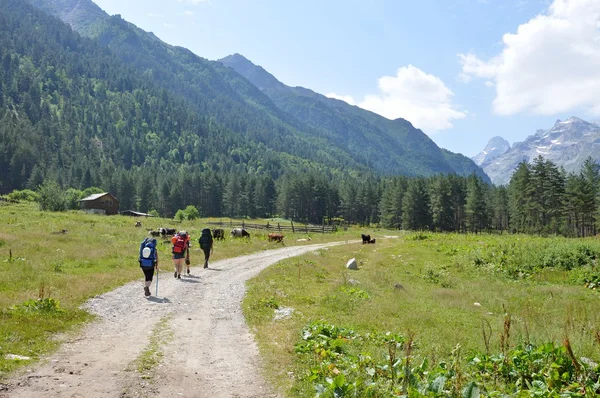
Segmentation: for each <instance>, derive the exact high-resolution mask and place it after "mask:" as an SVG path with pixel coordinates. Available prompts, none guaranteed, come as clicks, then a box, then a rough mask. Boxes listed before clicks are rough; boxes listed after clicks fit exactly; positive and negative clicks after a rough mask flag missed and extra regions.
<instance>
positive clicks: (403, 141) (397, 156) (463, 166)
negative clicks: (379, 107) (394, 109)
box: [220, 54, 489, 181]
mask: <svg viewBox="0 0 600 398" xmlns="http://www.w3.org/2000/svg"><path fill="white" fill-rule="evenodd" d="M220 62H222V63H223V64H224V65H226V66H229V67H231V68H232V69H234V70H235V71H237V72H238V73H240V74H241V75H242V76H244V77H245V78H247V79H248V80H249V81H250V82H252V83H253V84H254V85H255V86H256V87H258V88H259V89H260V90H261V91H262V92H264V93H265V94H266V95H267V96H268V97H269V98H270V99H271V100H272V101H273V102H274V103H275V105H276V106H278V107H279V108H280V109H281V110H283V111H285V112H287V113H288V114H290V115H292V116H293V117H295V118H296V119H298V120H300V121H301V122H303V123H305V124H307V125H308V126H310V127H312V128H314V129H316V130H317V131H318V132H319V134H320V136H322V137H326V138H327V139H328V140H330V141H331V142H335V143H336V145H338V146H340V147H342V148H344V149H345V150H347V151H349V152H350V154H351V155H352V156H353V157H355V158H357V159H362V160H364V161H365V162H366V164H367V165H369V166H370V167H373V168H374V169H375V170H377V171H378V172H379V173H384V174H408V175H431V174H435V173H457V174H460V175H468V174H471V173H473V172H475V173H477V174H479V175H480V176H481V177H482V178H483V179H484V180H486V181H489V180H488V178H487V176H485V174H484V173H483V172H482V170H481V169H480V168H479V167H477V165H475V164H474V163H473V162H472V161H471V159H469V158H467V157H465V156H463V155H461V154H454V153H452V152H449V151H446V150H444V149H441V148H439V147H438V146H437V145H436V144H435V143H434V142H433V141H432V140H431V139H430V138H429V137H428V136H427V135H426V134H424V133H423V132H422V131H421V130H419V129H416V128H414V127H413V126H412V124H411V123H410V122H408V121H407V120H404V119H396V120H389V119H386V118H384V117H382V116H380V115H378V114H376V113H373V112H370V111H367V110H365V109H362V108H359V107H357V106H352V105H349V104H347V103H346V102H344V101H340V100H337V99H332V98H328V97H326V96H324V95H321V94H319V93H316V92H314V91H312V90H309V89H306V88H303V87H290V86H287V85H285V84H283V83H281V82H280V81H279V80H277V79H276V78H275V77H274V76H273V75H272V74H270V73H269V72H267V71H266V70H265V69H263V68H262V67H261V66H258V65H255V64H253V63H252V62H251V61H249V60H248V59H246V58H245V57H243V56H242V55H240V54H234V55H230V56H228V57H225V58H223V59H221V60H220Z"/></svg>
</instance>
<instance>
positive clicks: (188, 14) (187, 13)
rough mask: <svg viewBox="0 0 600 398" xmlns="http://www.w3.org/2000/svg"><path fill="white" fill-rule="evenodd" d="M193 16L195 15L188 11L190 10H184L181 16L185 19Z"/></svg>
mask: <svg viewBox="0 0 600 398" xmlns="http://www.w3.org/2000/svg"><path fill="white" fill-rule="evenodd" d="M194 14H195V13H194V11H190V10H185V11H184V12H183V15H185V16H186V17H191V16H193V15H194Z"/></svg>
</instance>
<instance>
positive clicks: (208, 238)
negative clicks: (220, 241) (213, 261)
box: [198, 228, 213, 268]
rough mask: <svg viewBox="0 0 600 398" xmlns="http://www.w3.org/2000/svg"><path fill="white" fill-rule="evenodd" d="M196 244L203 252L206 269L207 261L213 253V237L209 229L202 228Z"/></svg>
mask: <svg viewBox="0 0 600 398" xmlns="http://www.w3.org/2000/svg"><path fill="white" fill-rule="evenodd" d="M198 243H199V244H200V248H201V249H202V251H203V252H204V268H208V259H209V258H210V255H211V254H212V252H213V237H212V234H211V233H210V229H208V228H204V229H203V230H202V235H200V238H199V239H198Z"/></svg>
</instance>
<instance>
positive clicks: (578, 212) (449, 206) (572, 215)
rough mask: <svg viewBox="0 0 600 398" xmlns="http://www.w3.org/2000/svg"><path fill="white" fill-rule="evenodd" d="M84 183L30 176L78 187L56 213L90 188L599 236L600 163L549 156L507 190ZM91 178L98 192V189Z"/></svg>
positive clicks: (435, 225) (460, 228)
mask: <svg viewBox="0 0 600 398" xmlns="http://www.w3.org/2000/svg"><path fill="white" fill-rule="evenodd" d="M78 181H79V186H78V187H75V188H73V187H71V188H70V189H64V187H60V186H58V184H57V183H56V181H54V180H50V182H49V181H45V182H44V181H43V180H41V179H40V180H39V181H37V182H36V181H33V180H31V181H30V182H29V188H31V189H32V190H36V191H38V192H40V191H42V192H44V190H47V189H48V185H49V184H50V185H52V184H55V185H56V187H57V188H56V189H55V190H54V192H55V194H56V195H67V193H69V192H70V195H71V196H70V199H68V200H67V199H64V202H60V200H59V203H64V205H62V207H60V206H59V208H58V210H63V209H67V208H77V200H78V199H80V198H81V197H82V196H83V195H84V194H89V193H91V192H101V191H108V192H110V193H112V194H113V195H115V196H116V197H117V198H118V199H119V200H120V206H121V209H122V210H125V209H135V210H138V211H141V212H155V213H156V214H159V215H161V216H163V217H173V216H174V215H175V214H176V213H177V211H178V210H181V209H184V208H187V207H189V206H193V207H195V208H196V209H197V210H198V212H197V214H198V215H199V216H201V217H233V218H266V217H274V216H281V217H284V218H287V219H292V220H295V221H300V222H306V223H313V224H322V223H331V222H334V221H342V220H343V221H344V222H347V223H352V224H360V225H381V226H383V227H385V228H397V229H405V230H428V231H439V232H460V233H467V232H468V233H480V232H497V233H504V232H508V233H528V234H539V235H564V236H577V237H583V236H591V235H595V234H596V232H597V228H598V227H599V223H600V165H599V164H598V163H597V162H596V161H594V160H593V159H591V158H588V159H587V160H586V161H585V162H584V165H583V168H582V170H581V171H580V172H579V173H570V174H567V173H566V172H565V171H564V169H561V168H559V167H557V166H556V165H555V164H554V163H553V162H551V161H549V160H545V159H544V158H542V157H538V158H536V159H535V160H534V161H533V163H531V164H530V163H527V162H522V163H520V164H519V165H518V167H517V168H516V170H515V172H514V174H513V176H512V178H511V180H510V183H509V184H508V185H506V186H494V185H489V184H487V183H485V182H484V181H482V179H481V178H480V177H479V176H477V175H475V174H473V175H471V176H468V177H462V176H458V175H455V174H440V175H437V176H433V177H406V176H396V177H377V176H372V175H371V176H354V177H352V176H346V177H344V178H343V179H337V178H332V176H328V175H326V174H324V173H319V172H307V173H294V172H288V173H285V174H284V175H282V176H281V177H280V178H278V179H273V178H272V177H270V176H269V175H267V174H258V173H255V174H248V173H246V174H239V173H216V172H212V171H199V170H193V169H191V168H190V169H188V170H181V171H171V172H155V171H153V170H149V169H146V168H134V169H132V170H124V169H122V170H113V171H112V172H109V171H106V172H99V173H97V174H95V175H92V174H90V175H89V176H85V175H82V176H81V179H78ZM87 183H90V184H92V185H94V186H97V187H100V188H95V189H94V190H92V191H90V188H89V187H86V184H87ZM36 184H37V185H36ZM86 188H87V189H86ZM79 189H80V190H79ZM15 195H16V196H15ZM18 195H22V194H20V193H19V191H17V193H15V194H14V195H13V196H12V197H13V198H14V197H17V198H18ZM9 197H10V195H9Z"/></svg>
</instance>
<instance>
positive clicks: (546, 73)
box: [459, 0, 600, 115]
mask: <svg viewBox="0 0 600 398" xmlns="http://www.w3.org/2000/svg"><path fill="white" fill-rule="evenodd" d="M503 45H504V48H503V50H502V52H501V53H500V54H498V55H496V56H494V57H492V58H491V59H489V60H488V61H484V60H481V59H480V58H478V57H477V56H475V55H474V54H459V60H460V62H461V64H462V73H461V76H460V77H461V79H462V80H468V79H470V78H472V77H480V78H484V79H488V80H492V81H493V82H494V83H495V86H496V98H495V99H494V104H493V106H494V111H495V112H496V113H498V114H501V115H511V114H515V113H519V112H533V113H537V114H543V115H554V114H557V113H565V112H568V111H572V110H584V111H588V112H590V113H592V114H597V115H600V1H598V0H554V1H553V3H552V5H551V6H550V7H549V9H548V10H547V12H546V13H545V14H543V15H538V16H536V17H535V18H533V19H531V20H529V21H528V22H527V23H525V24H522V25H520V26H519V27H518V29H517V31H516V33H507V34H505V35H504V37H503Z"/></svg>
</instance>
